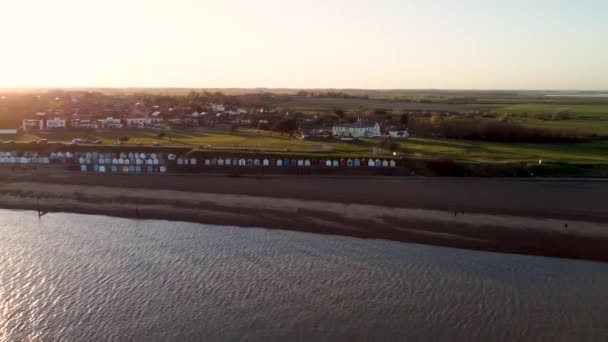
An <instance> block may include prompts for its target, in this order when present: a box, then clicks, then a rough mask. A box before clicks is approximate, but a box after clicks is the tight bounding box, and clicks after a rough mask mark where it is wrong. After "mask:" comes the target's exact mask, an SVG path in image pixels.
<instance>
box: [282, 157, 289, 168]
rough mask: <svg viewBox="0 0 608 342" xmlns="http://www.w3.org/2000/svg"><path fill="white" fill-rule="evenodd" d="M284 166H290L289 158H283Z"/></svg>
mask: <svg viewBox="0 0 608 342" xmlns="http://www.w3.org/2000/svg"><path fill="white" fill-rule="evenodd" d="M283 166H284V167H289V166H290V164H289V159H283Z"/></svg>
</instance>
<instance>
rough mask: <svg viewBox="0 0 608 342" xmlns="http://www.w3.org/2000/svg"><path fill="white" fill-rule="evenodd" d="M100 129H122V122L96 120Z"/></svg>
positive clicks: (109, 118)
mask: <svg viewBox="0 0 608 342" xmlns="http://www.w3.org/2000/svg"><path fill="white" fill-rule="evenodd" d="M97 121H98V122H99V125H100V126H101V128H122V127H123V125H122V120H120V119H118V118H116V119H115V118H113V117H108V118H105V119H100V120H97Z"/></svg>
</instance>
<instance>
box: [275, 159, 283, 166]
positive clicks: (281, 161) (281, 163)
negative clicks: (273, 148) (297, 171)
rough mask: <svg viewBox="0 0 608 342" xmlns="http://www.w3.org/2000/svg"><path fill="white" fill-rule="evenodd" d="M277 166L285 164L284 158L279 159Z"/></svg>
mask: <svg viewBox="0 0 608 342" xmlns="http://www.w3.org/2000/svg"><path fill="white" fill-rule="evenodd" d="M276 164H277V166H278V167H282V166H283V159H277V163H276Z"/></svg>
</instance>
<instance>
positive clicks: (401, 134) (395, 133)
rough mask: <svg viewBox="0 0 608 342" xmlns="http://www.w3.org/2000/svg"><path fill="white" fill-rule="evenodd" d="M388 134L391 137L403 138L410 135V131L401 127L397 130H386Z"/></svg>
mask: <svg viewBox="0 0 608 342" xmlns="http://www.w3.org/2000/svg"><path fill="white" fill-rule="evenodd" d="M388 135H390V137H391V138H396V139H405V138H407V137H409V136H410V132H408V131H407V130H405V129H402V130H397V131H388Z"/></svg>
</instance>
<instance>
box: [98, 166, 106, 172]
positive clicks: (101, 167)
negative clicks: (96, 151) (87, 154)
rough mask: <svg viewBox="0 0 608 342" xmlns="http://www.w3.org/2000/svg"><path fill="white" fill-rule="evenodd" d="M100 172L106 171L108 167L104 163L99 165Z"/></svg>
mask: <svg viewBox="0 0 608 342" xmlns="http://www.w3.org/2000/svg"><path fill="white" fill-rule="evenodd" d="M99 172H101V173H104V172H106V167H105V166H104V165H100V166H99Z"/></svg>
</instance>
